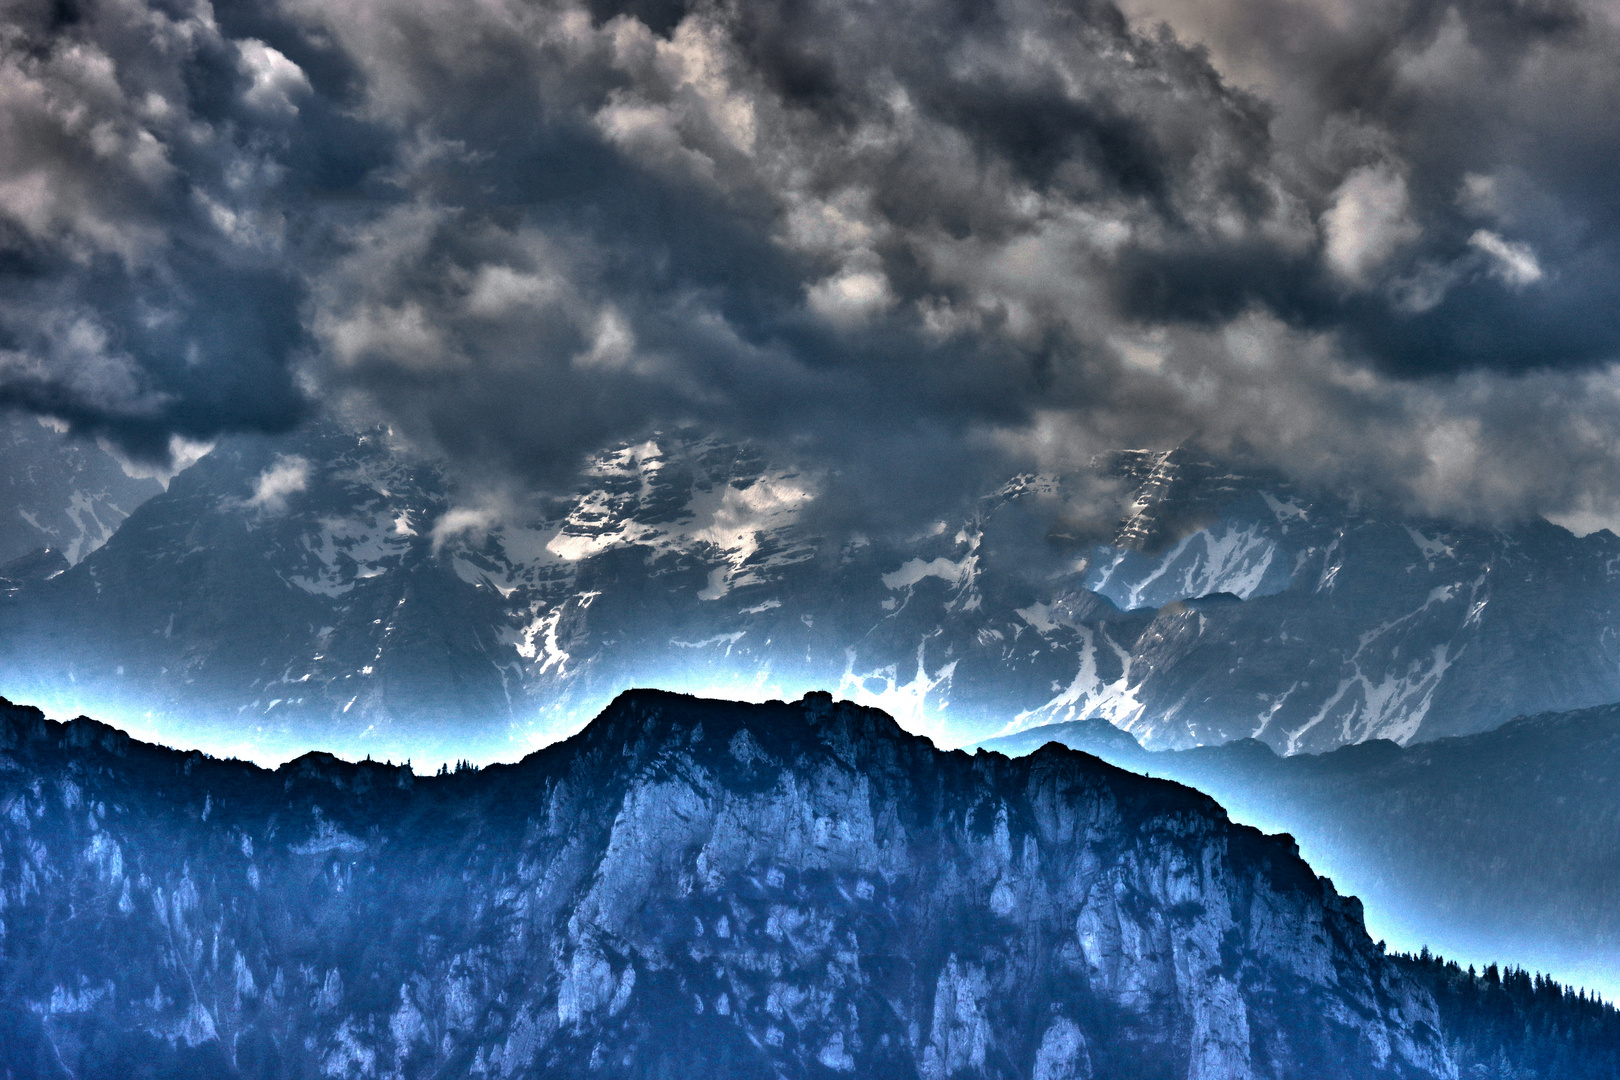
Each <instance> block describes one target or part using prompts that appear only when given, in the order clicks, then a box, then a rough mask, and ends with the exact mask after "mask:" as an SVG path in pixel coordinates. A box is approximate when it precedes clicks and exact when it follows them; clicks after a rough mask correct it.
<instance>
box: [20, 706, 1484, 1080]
mask: <svg viewBox="0 0 1620 1080" xmlns="http://www.w3.org/2000/svg"><path fill="white" fill-rule="evenodd" d="M0 920H3V936H0V1075H4V1073H5V1071H6V1070H9V1071H10V1075H12V1076H17V1077H21V1076H28V1077H34V1076H40V1077H66V1076H72V1077H75V1078H76V1080H90V1078H103V1077H105V1078H109V1080H110V1078H113V1077H118V1078H123V1077H131V1076H135V1077H140V1076H146V1077H154V1078H156V1077H165V1078H166V1077H211V1078H212V1077H244V1078H246V1077H252V1078H265V1080H269V1078H277V1080H290V1078H302V1077H315V1076H339V1077H378V1078H380V1077H402V1078H406V1077H431V1076H457V1077H460V1076H499V1077H542V1076H543V1077H548V1078H550V1077H570V1076H585V1075H591V1076H622V1077H649V1078H650V1077H665V1076H682V1077H699V1076H702V1077H716V1078H733V1077H735V1078H745V1077H746V1078H750V1080H751V1078H755V1077H758V1078H760V1080H765V1078H775V1077H780V1076H789V1077H821V1076H837V1075H851V1076H859V1077H882V1078H885V1080H888V1078H899V1080H909V1078H913V1077H915V1078H919V1080H922V1078H928V1080H934V1078H939V1080H944V1078H946V1077H976V1078H977V1077H982V1078H997V1080H1002V1078H1006V1080H1011V1078H1014V1077H1016V1078H1020V1080H1023V1078H1038V1080H1082V1078H1096V1080H1101V1078H1105V1077H1106V1078H1111V1080H1137V1078H1141V1080H1171V1078H1174V1080H1181V1078H1184V1077H1185V1078H1187V1080H1234V1078H1243V1077H1254V1078H1260V1077H1277V1078H1282V1077H1297V1078H1300V1080H1307V1078H1308V1080H1365V1078H1370V1077H1400V1078H1420V1077H1428V1078H1436V1077H1446V1078H1452V1077H1456V1076H1457V1072H1456V1069H1455V1063H1454V1062H1453V1060H1452V1057H1451V1054H1450V1052H1449V1051H1448V1050H1447V1049H1446V1045H1445V1040H1446V1039H1447V1038H1451V1037H1453V1036H1452V1033H1451V1028H1450V1026H1449V1024H1448V1022H1447V1021H1446V1020H1445V1019H1444V1015H1445V1014H1442V1013H1441V1012H1439V1011H1437V1010H1436V1007H1435V1004H1434V1002H1433V1000H1432V999H1431V996H1430V994H1429V992H1428V991H1426V990H1425V989H1424V988H1423V986H1422V985H1421V980H1420V979H1419V978H1417V977H1416V976H1415V975H1414V974H1413V973H1412V972H1411V971H1409V970H1408V967H1409V966H1408V965H1403V964H1401V963H1399V962H1397V961H1396V960H1395V959H1394V958H1391V957H1387V956H1385V955H1384V954H1383V952H1382V951H1381V950H1380V949H1379V948H1378V947H1377V946H1375V945H1374V944H1373V943H1372V942H1371V941H1370V940H1369V939H1368V937H1367V935H1366V932H1365V930H1364V928H1363V925H1362V922H1361V910H1360V905H1359V903H1358V902H1357V901H1355V900H1354V899H1353V898H1346V897H1341V896H1339V895H1338V894H1337V893H1336V892H1335V891H1334V889H1333V887H1332V885H1331V883H1329V882H1327V881H1326V880H1325V879H1322V878H1319V877H1317V876H1316V875H1315V874H1314V873H1313V872H1312V871H1311V870H1310V868H1309V867H1308V866H1306V865H1305V864H1304V863H1303V862H1302V861H1301V860H1300V859H1299V858H1298V856H1297V853H1296V849H1295V848H1294V845H1293V843H1292V841H1291V840H1289V838H1287V837H1267V836H1263V835H1261V834H1260V833H1259V832H1257V831H1255V830H1253V829H1250V828H1246V827H1243V826H1237V825H1234V824H1232V823H1231V822H1230V821H1229V820H1228V819H1227V817H1226V815H1225V813H1224V812H1223V811H1222V810H1221V809H1220V807H1219V806H1217V805H1216V804H1215V803H1214V802H1212V801H1211V800H1210V799H1208V798H1207V797H1205V796H1203V795H1201V794H1199V793H1198V792H1195V791H1193V790H1191V789H1189V788H1185V787H1182V786H1179V785H1176V784H1172V783H1169V782H1166V781H1160V780H1151V779H1145V778H1142V777H1138V776H1134V775H1132V774H1129V773H1125V772H1122V771H1120V770H1118V769H1115V768H1113V767H1112V766H1109V765H1106V764H1104V763H1102V762H1100V761H1098V760H1097V759H1095V758H1093V757H1090V756H1089V755H1086V754H1081V753H1076V752H1073V751H1069V750H1065V749H1063V748H1061V747H1050V748H1047V749H1044V750H1042V751H1040V752H1037V753H1035V754H1032V755H1030V756H1029V757H1026V758H1022V759H1019V760H1016V761H1015V760H1009V759H1007V758H1004V757H1001V756H1000V755H990V754H982V755H978V756H976V757H969V756H968V755H966V754H961V753H948V754H947V753H941V752H939V751H937V750H935V749H934V748H933V747H932V745H931V744H929V743H928V742H927V741H926V740H923V739H919V738H916V737H914V736H911V735H908V734H906V733H905V732H904V731H902V730H901V729H900V728H899V727H898V726H897V725H895V723H894V722H893V721H892V720H891V719H890V718H888V717H887V716H885V715H884V714H882V713H880V712H877V711H875V710H869V709H863V708H859V707H856V706H852V705H847V704H836V705H835V704H834V703H833V702H832V700H831V698H830V697H828V696H827V695H824V694H812V695H808V696H807V697H806V698H805V699H804V700H803V701H801V702H796V703H791V704H784V703H781V702H775V703H770V704H766V705H743V704H736V703H728V702H713V701H701V700H698V699H694V698H688V697H682V696H678V695H671V694H665V693H660V692H656V691H634V692H631V693H627V694H625V695H623V696H621V697H620V698H619V699H618V700H617V701H616V702H615V703H614V704H613V705H612V706H611V707H610V708H609V709H607V710H606V711H605V712H604V713H603V714H602V716H600V717H599V718H598V719H597V720H596V721H595V722H593V723H592V724H591V725H590V727H588V728H587V729H586V730H585V731H584V732H582V733H581V734H580V735H578V736H576V737H575V738H573V739H570V740H568V741H567V742H565V743H561V744H558V745H555V746H552V747H548V748H546V749H545V750H542V751H539V752H537V753H535V754H532V755H530V756H529V757H527V758H525V759H524V760H523V761H522V762H519V763H517V764H513V765H503V766H493V767H490V768H486V769H482V770H476V771H474V770H461V771H458V772H450V773H447V774H445V775H442V776H438V777H415V776H413V775H412V774H411V773H410V772H409V770H407V769H404V768H401V767H393V766H388V765H383V764H380V763H376V762H363V763H358V764H350V763H347V762H343V761H339V760H337V759H335V758H332V757H331V756H330V755H325V754H309V755H306V756H305V757H303V758H300V759H298V760H297V761H294V762H290V763H288V764H287V765H284V766H282V767H281V768H279V769H276V770H274V771H270V770H264V769H259V768H256V767H254V766H252V765H248V764H244V763H241V762H235V761H218V760H214V759H211V758H208V757H206V756H204V755H202V754H198V753H182V752H179V751H173V750H168V749H164V748H161V747H155V746H150V745H146V744H142V743H139V742H136V741H133V740H131V739H129V738H128V737H127V736H125V735H123V734H122V733H120V732H117V731H115V730H113V729H111V728H108V727H106V726H105V725H102V724H98V723H96V722H94V721H90V720H84V719H80V720H77V721H73V722H71V723H68V724H57V723H53V722H51V721H47V720H45V719H44V718H43V717H42V716H41V715H40V714H39V713H38V712H37V711H36V710H31V709H24V708H17V707H12V706H9V705H6V706H4V707H0ZM1470 1030H1472V1029H1470Z"/></svg>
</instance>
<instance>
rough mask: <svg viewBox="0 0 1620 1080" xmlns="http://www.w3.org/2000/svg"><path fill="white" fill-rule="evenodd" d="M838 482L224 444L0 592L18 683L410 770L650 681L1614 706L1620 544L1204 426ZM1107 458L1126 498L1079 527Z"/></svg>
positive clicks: (1188, 716)
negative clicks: (1391, 506)
mask: <svg viewBox="0 0 1620 1080" xmlns="http://www.w3.org/2000/svg"><path fill="white" fill-rule="evenodd" d="M819 483H820V481H819V479H818V478H817V477H815V476H810V475H804V474H798V473H794V472H792V471H789V470H784V469H781V468H777V467H774V466H773V465H772V463H771V462H769V461H766V460H764V459H763V458H761V457H760V456H759V455H758V454H757V453H754V452H752V451H751V450H750V449H749V448H748V447H746V446H737V445H733V444H727V443H723V442H718V441H715V440H711V439H701V438H695V437H691V436H686V435H682V434H680V433H676V434H671V435H664V436H658V437H655V438H652V439H649V440H648V441H647V442H644V443H642V444H639V445H631V446H623V447H619V448H617V449H614V450H612V451H611V452H607V453H604V454H602V455H601V456H599V457H598V458H597V459H596V460H595V461H594V462H593V463H592V464H591V465H590V466H589V467H588V468H587V469H586V470H585V471H584V473H583V474H582V475H581V476H580V478H579V481H578V484H577V486H576V488H575V490H574V491H573V492H572V493H571V494H569V495H567V496H565V497H559V498H548V499H535V500H532V501H531V502H529V503H527V504H524V505H519V506H516V507H514V506H511V505H502V506H494V505H492V504H484V503H479V502H472V503H462V502H459V501H458V500H457V499H456V498H455V497H454V495H453V492H454V490H455V488H454V487H453V485H452V484H451V483H450V482H449V480H448V479H447V478H446V476H445V475H444V474H443V473H442V472H441V471H440V470H439V469H438V468H437V467H436V466H434V465H433V464H432V463H431V462H427V461H423V460H419V459H416V458H413V457H411V456H410V455H408V454H405V453H403V452H401V451H399V450H397V449H396V448H394V447H393V446H391V445H390V442H389V440H388V438H387V437H386V433H384V432H370V433H360V434H354V433H350V432H345V431H341V430H338V429H335V428H320V429H316V430H313V431H308V432H305V433H303V434H301V435H298V436H296V437H292V438H286V439H280V440H265V439H238V440H227V441H226V442H224V443H222V444H221V445H220V446H219V448H217V449H216V450H215V451H214V452H213V453H212V454H210V455H209V456H207V457H206V458H204V459H203V460H202V461H200V462H198V463H197V464H196V465H194V466H193V467H191V468H190V469H188V470H187V471H185V472H183V473H181V474H180V475H179V476H178V477H176V478H175V479H174V481H173V482H172V483H171V485H170V487H169V490H168V491H166V492H163V493H161V494H160V495H158V496H156V497H154V498H152V499H151V500H150V501H148V502H146V503H144V504H143V505H141V506H140V507H139V509H137V510H136V511H135V512H134V514H133V515H132V516H131V517H130V519H129V520H128V522H126V523H125V524H124V526H123V527H122V528H120V529H119V530H118V532H117V533H116V534H115V535H114V536H113V537H112V539H111V540H110V541H109V542H108V543H107V544H106V545H105V546H104V547H101V548H99V549H98V550H96V551H94V552H93V553H92V554H90V555H89V556H88V557H86V558H85V559H83V560H82V561H81V562H80V563H79V564H78V565H76V566H74V567H72V569H71V570H68V571H66V572H64V573H62V574H60V575H59V576H56V577H54V578H51V579H50V580H44V581H32V582H30V583H28V584H27V586H26V587H23V588H14V589H12V590H11V592H12V595H11V596H10V598H9V599H5V600H0V604H4V605H5V606H4V607H3V608H0V615H3V618H0V691H3V692H5V693H8V694H12V695H14V696H17V697H21V698H26V699H30V700H36V701H40V702H42V703H43V704H45V705H46V706H47V707H48V708H50V709H51V710H52V711H53V712H57V713H64V714H71V713H73V712H77V711H90V712H97V713H99V714H101V715H110V716H116V717H118V718H119V719H120V721H121V722H124V723H128V724H131V725H132V726H134V727H135V728H136V729H137V730H143V731H152V732H161V733H162V734H163V735H164V737H165V738H171V739H182V738H188V739H193V740H195V741H197V742H199V743H200V744H202V745H208V746H211V747H216V748H221V749H224V748H227V747H229V748H231V749H233V750H236V751H238V752H243V753H251V754H257V755H259V756H275V755H276V753H277V752H278V751H280V750H282V749H283V748H291V747H294V746H297V745H300V744H302V745H309V744H310V743H311V742H314V743H315V744H317V745H324V746H329V747H333V748H338V749H342V748H348V749H351V750H354V751H355V752H358V753H364V752H367V751H370V752H373V753H376V754H383V755H392V756H403V755H405V754H408V753H414V754H415V755H416V756H417V757H418V758H420V757H422V756H423V755H426V754H433V753H440V754H442V755H443V756H444V757H446V758H450V757H460V756H467V755H473V756H479V757H486V758H488V757H506V758H510V757H512V756H515V755H516V754H517V753H520V752H521V751H522V750H523V749H526V748H528V747H532V746H534V745H538V744H540V743H543V742H545V741H549V740H550V739H553V738H556V737H558V736H560V735H563V734H566V733H568V732H570V731H573V730H577V728H578V727H579V726H580V725H581V724H583V723H584V721H585V719H587V718H588V717H589V716H591V715H594V713H595V712H596V711H597V710H598V709H600V707H601V706H602V705H603V704H604V703H605V702H606V701H608V700H610V699H611V698H612V697H613V695H615V694H616V693H618V692H619V691H620V690H622V689H624V688H626V687H628V686H635V685H660V686H667V687H672V688H676V689H684V690H690V691H701V692H707V693H712V694H720V695H725V696H733V697H743V698H765V697H783V696H787V697H791V696H794V695H797V694H799V693H802V692H804V691H805V690H807V689H810V688H814V687H826V688H828V689H831V690H833V691H834V692H835V693H837V694H838V695H839V696H841V697H844V698H847V699H850V700H854V701H858V702H862V703H865V704H870V705H876V706H880V707H883V708H885V709H886V710H888V711H889V712H890V713H892V714H893V715H895V716H896V717H897V718H899V719H900V720H901V722H902V723H903V724H905V725H906V726H907V727H908V728H909V729H911V730H914V731H918V732H920V733H924V734H928V735H930V736H931V737H934V738H936V739H937V740H939V741H941V742H943V743H945V744H947V745H950V744H958V743H963V742H968V741H973V740H977V739H982V738H985V737H989V736H994V735H997V734H1005V733H1008V732H1011V731H1016V730H1020V729H1024V728H1030V727H1035V726H1038V725H1040V724H1044V723H1051V722H1056V721H1062V720H1069V719H1077V718H1084V717H1101V718H1104V719H1106V720H1108V721H1109V722H1111V723H1113V724H1116V725H1118V726H1120V727H1121V728H1123V729H1125V730H1127V731H1129V732H1130V733H1131V734H1132V735H1133V736H1134V737H1136V738H1137V739H1139V740H1140V741H1141V742H1142V743H1143V744H1145V745H1148V746H1151V747H1181V746H1190V745H1199V744H1207V743H1220V742H1226V741H1229V740H1232V739H1237V738H1247V737H1253V738H1258V739H1261V740H1263V741H1265V742H1266V743H1268V744H1269V745H1271V746H1273V747H1274V748H1276V749H1278V750H1279V751H1282V752H1285V753H1291V752H1297V751H1302V750H1321V749H1328V748H1332V747H1335V746H1339V745H1344V744H1347V743H1356V742H1361V741H1365V740H1367V739H1373V738H1387V739H1392V740H1394V741H1396V742H1399V743H1402V744H1405V743H1409V742H1411V741H1413V740H1422V739H1427V738H1433V737H1439V736H1442V735H1446V734H1452V733H1459V732H1466V731H1477V730H1484V729H1488V728H1490V727H1492V726H1494V725H1496V724H1498V723H1501V722H1502V721H1505V720H1506V719H1508V718H1509V717H1511V716H1513V715H1516V714H1520V713H1526V712H1533V711H1542V710H1549V709H1567V708H1576V707H1583V706H1587V705H1592V704H1598V703H1603V702H1607V701H1611V700H1616V699H1620V638H1617V637H1616V635H1615V632H1614V629H1613V627H1614V626H1616V625H1620V539H1616V538H1615V537H1614V536H1612V535H1610V534H1608V533H1606V532H1602V533H1596V534H1593V535H1590V536H1586V537H1576V536H1574V535H1572V534H1571V533H1569V532H1567V531H1565V530H1563V529H1561V528H1559V527H1557V526H1554V525H1551V524H1548V523H1546V522H1533V523H1529V524H1522V525H1518V526H1515V527H1512V528H1492V527H1487V526H1478V525H1462V524H1458V523H1454V522H1453V523H1447V522H1438V521H1423V520H1414V519H1409V518H1405V517H1402V516H1400V515H1398V514H1395V513H1393V512H1391V511H1388V510H1383V509H1379V508H1376V507H1370V506H1365V505H1357V504H1353V503H1349V502H1345V501H1342V500H1338V499H1334V498H1332V497H1329V496H1324V495H1321V494H1313V493H1309V492H1305V491H1303V490H1301V489H1299V488H1298V487H1296V486H1293V485H1290V484H1289V483H1287V482H1286V481H1284V480H1282V479H1281V478H1278V477H1274V476H1266V475H1260V474H1252V473H1242V472H1239V471H1235V470H1233V469H1231V468H1227V467H1225V466H1223V465H1221V464H1220V463H1218V462H1214V461H1211V460H1208V459H1206V458H1204V457H1201V456H1200V455H1198V454H1197V453H1195V452H1193V451H1191V450H1188V449H1179V450H1175V451H1171V452H1168V453H1160V452H1153V453H1150V452H1146V451H1137V452H1127V453H1121V454H1118V455H1114V456H1113V457H1111V458H1108V459H1106V460H1102V461H1099V462H1098V463H1096V466H1095V468H1094V470H1093V471H1092V472H1091V473H1089V474H1087V475H1085V476H1075V477H1053V476H1020V477H1016V478H1013V479H1012V480H1010V481H1009V482H1008V483H1006V484H1005V485H1004V486H1002V487H1001V488H1000V489H999V490H996V491H993V492H991V493H989V494H988V495H986V496H985V497H983V498H981V499H978V500H976V501H974V502H972V503H971V504H969V505H965V506H964V507H963V508H962V511H961V513H960V514H959V515H957V516H956V517H955V518H953V519H952V520H950V521H938V522H935V523H934V524H933V525H932V526H931V527H929V528H927V529H923V530H921V531H920V532H919V533H918V534H917V535H913V536H910V537H901V538H881V537H871V538H868V537H864V536H860V535H833V536H829V535H824V534H823V533H822V531H821V530H820V529H819V526H818V521H819V518H818V517H817V516H816V515H815V514H814V508H815V502H816V498H817V496H818V492H819ZM1106 483H1113V484H1115V485H1117V486H1118V489H1119V491H1120V493H1121V495H1120V499H1121V502H1122V505H1123V507H1124V509H1123V511H1122V514H1121V516H1120V517H1119V518H1117V519H1116V520H1114V521H1111V522H1104V523H1102V524H1101V525H1099V524H1097V523H1095V522H1092V523H1089V524H1086V523H1082V524H1075V522H1074V520H1073V518H1074V514H1073V513H1072V512H1071V508H1072V507H1073V506H1074V505H1076V503H1077V502H1078V501H1080V500H1079V499H1078V498H1077V497H1076V494H1075V493H1076V492H1079V491H1094V490H1095V489H1096V488H1097V487H1098V485H1099V484H1106ZM0 576H4V575H3V574H0ZM143 725H145V726H143ZM232 740H234V741H232Z"/></svg>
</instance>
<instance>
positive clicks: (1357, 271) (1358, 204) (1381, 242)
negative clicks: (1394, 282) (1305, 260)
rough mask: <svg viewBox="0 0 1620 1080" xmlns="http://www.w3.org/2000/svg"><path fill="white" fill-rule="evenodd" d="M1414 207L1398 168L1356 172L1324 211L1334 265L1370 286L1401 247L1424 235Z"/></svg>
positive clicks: (1342, 273)
mask: <svg viewBox="0 0 1620 1080" xmlns="http://www.w3.org/2000/svg"><path fill="white" fill-rule="evenodd" d="M1410 211H1411V199H1410V197H1409V196H1408V194H1407V190H1406V177H1404V176H1402V175H1401V173H1400V172H1399V171H1398V170H1397V169H1395V168H1394V167H1393V166H1391V165H1388V164H1378V165H1367V166H1363V167H1362V168H1359V169H1356V170H1354V171H1353V172H1351V173H1350V175H1349V176H1347V177H1345V179H1344V183H1342V184H1340V185H1339V187H1338V189H1337V190H1336V191H1334V193H1333V205H1332V207H1331V208H1330V209H1329V210H1328V211H1327V213H1325V214H1323V215H1322V229H1323V231H1324V232H1325V233H1326V234H1327V260H1328V265H1329V266H1331V267H1332V268H1333V269H1334V271H1336V272H1337V273H1338V274H1339V276H1340V277H1342V278H1343V279H1344V280H1345V281H1347V282H1349V283H1351V284H1353V285H1364V284H1366V283H1367V281H1368V280H1369V279H1370V278H1371V277H1372V275H1373V273H1374V272H1375V271H1376V270H1377V269H1378V268H1379V267H1380V266H1382V265H1383V264H1384V263H1385V262H1386V261H1387V260H1388V259H1389V257H1390V256H1391V255H1393V254H1395V252H1396V250H1397V249H1398V248H1400V247H1401V246H1402V245H1403V244H1407V243H1410V242H1411V241H1413V240H1416V239H1417V238H1418V237H1419V236H1420V235H1421V234H1422V230H1421V229H1420V228H1419V227H1418V225H1417V222H1415V221H1413V220H1412V218H1411V214H1410Z"/></svg>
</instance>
